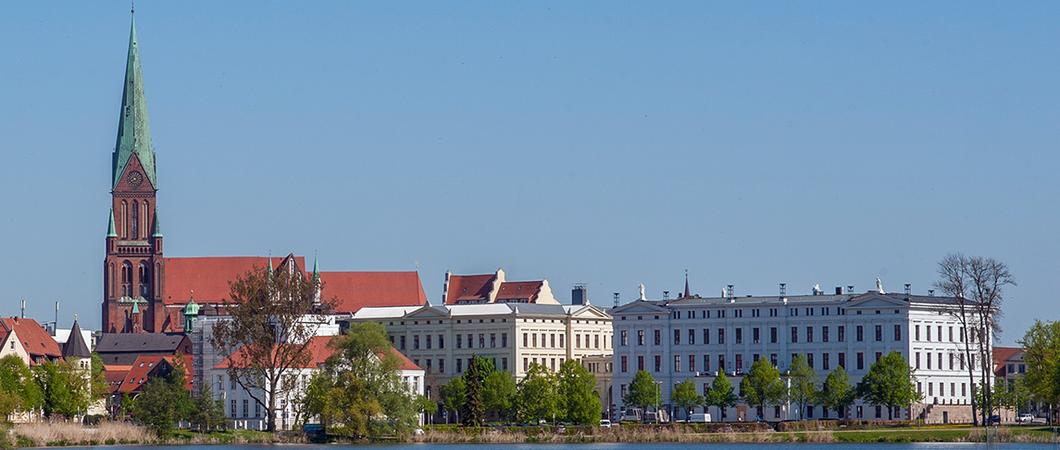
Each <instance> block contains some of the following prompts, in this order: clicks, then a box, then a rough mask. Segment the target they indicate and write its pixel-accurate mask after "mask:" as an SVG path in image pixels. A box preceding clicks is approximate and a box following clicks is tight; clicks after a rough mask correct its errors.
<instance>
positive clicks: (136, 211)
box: [131, 200, 140, 239]
mask: <svg viewBox="0 0 1060 450" xmlns="http://www.w3.org/2000/svg"><path fill="white" fill-rule="evenodd" d="M131 223H132V238H133V239H140V204H139V203H136V200H133V205H132V221H131Z"/></svg>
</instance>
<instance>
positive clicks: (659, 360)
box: [611, 286, 991, 422]
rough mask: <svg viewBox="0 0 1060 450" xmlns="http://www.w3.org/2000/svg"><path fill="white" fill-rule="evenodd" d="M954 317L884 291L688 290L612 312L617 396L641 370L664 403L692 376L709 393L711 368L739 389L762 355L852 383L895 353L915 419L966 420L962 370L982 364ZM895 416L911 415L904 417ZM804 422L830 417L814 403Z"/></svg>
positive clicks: (785, 414)
mask: <svg viewBox="0 0 1060 450" xmlns="http://www.w3.org/2000/svg"><path fill="white" fill-rule="evenodd" d="M907 289H908V288H907ZM954 313H955V299H953V298H948V297H937V296H932V295H913V294H911V293H909V292H908V291H907V292H905V293H885V292H883V290H882V289H879V290H874V291H868V292H865V293H852V292H849V291H846V292H844V291H843V290H842V289H841V288H836V292H835V293H834V294H833V293H829V294H826V293H824V292H821V291H820V290H816V289H815V292H814V293H813V294H812V295H787V294H786V293H785V292H784V287H783V286H782V287H781V292H780V293H779V294H778V295H772V296H746V297H737V296H735V295H734V294H733V292H732V289H731V288H729V290H727V292H726V295H725V296H722V297H713V298H704V297H699V296H692V295H689V294H688V292H687V290H686V293H685V294H684V295H682V296H681V297H680V298H678V299H671V300H647V299H643V298H642V299H640V300H637V301H634V302H631V303H627V304H625V305H622V306H619V307H618V308H615V309H613V310H611V315H612V316H613V318H614V330H615V331H614V332H615V349H614V360H613V362H614V364H613V368H614V385H615V386H616V387H617V390H618V392H616V395H615V398H616V399H619V401H621V398H622V397H623V396H624V395H625V393H626V392H628V389H629V385H630V383H631V381H632V379H633V376H634V375H635V374H636V372H637V371H639V370H645V371H648V372H649V373H650V374H651V375H652V376H654V378H655V379H656V381H658V382H660V389H661V392H662V399H663V402H664V403H665V404H666V405H665V406H667V407H669V406H670V393H671V391H672V389H673V387H674V386H675V385H676V384H677V383H680V382H681V381H684V380H693V381H694V382H695V383H696V385H697V386H698V387H699V388H700V389H701V390H702V391H703V392H706V390H707V389H709V387H710V384H711V382H712V381H713V380H714V378H715V377H716V375H717V372H718V371H725V373H726V374H728V375H729V377H730V378H731V381H732V383H733V385H734V386H739V383H740V380H741V379H742V377H743V375H744V373H745V372H746V371H747V370H749V369H750V367H751V364H752V363H753V362H754V361H756V360H758V359H759V358H768V359H769V360H770V361H771V362H772V363H773V364H774V365H775V366H777V367H778V368H779V369H780V371H781V372H782V373H783V372H784V371H786V370H787V369H788V367H789V366H790V364H791V361H792V359H793V358H794V357H795V355H804V356H805V357H806V359H807V361H808V363H809V364H810V366H811V367H813V368H814V369H815V370H816V371H817V373H818V378H819V381H820V382H823V381H824V378H825V376H827V373H828V372H829V371H831V370H832V369H835V368H836V367H839V366H842V367H843V368H844V369H845V370H846V371H847V373H848V374H849V376H850V379H851V382H852V383H856V382H857V381H859V380H860V379H861V377H862V376H864V375H865V373H867V371H868V370H869V367H870V366H871V365H872V363H873V362H875V361H876V360H877V359H879V358H880V357H881V356H882V355H884V354H887V353H889V352H892V351H893V352H898V353H900V354H901V355H902V356H903V357H905V359H906V360H907V361H908V362H909V365H910V368H911V369H913V371H914V373H915V376H916V384H917V389H918V391H919V392H920V393H921V395H922V396H923V403H922V404H920V405H917V406H915V407H914V408H913V411H912V415H913V416H915V417H923V418H924V419H925V420H927V421H928V422H964V421H971V416H970V406H968V405H970V401H971V398H972V397H971V396H972V395H973V394H972V386H970V383H969V379H968V372H967V370H966V366H965V364H969V363H970V364H972V365H973V366H975V367H977V366H978V365H979V364H981V363H984V362H983V361H978V360H976V359H972V360H971V361H970V362H968V361H965V358H964V356H963V347H964V344H963V342H964V340H965V339H969V338H971V339H974V337H975V336H974V333H971V332H970V331H969V330H965V329H964V328H963V327H961V324H960V322H959V321H958V320H957V318H956V316H955V315H954ZM985 363H986V364H991V362H990V361H986V362H985ZM976 383H978V379H977V380H976ZM796 409H797V408H796ZM707 412H711V411H707ZM714 412H716V411H714ZM901 414H902V415H903V416H905V417H907V418H908V417H909V415H910V412H909V411H902V412H901ZM850 415H851V417H853V418H859V419H879V418H883V419H886V418H887V417H888V414H887V411H886V410H882V411H881V410H880V408H877V407H876V406H874V405H869V404H866V403H864V402H860V401H859V402H857V403H855V405H854V406H853V407H852V408H851V411H850ZM726 416H727V417H726V420H755V418H756V417H757V412H756V411H753V410H750V409H749V407H748V406H747V405H743V404H741V405H737V406H736V407H735V408H732V409H730V410H729V411H727V412H726ZM762 416H763V418H764V419H765V420H785V419H796V418H799V411H795V410H792V408H791V407H790V405H787V404H783V405H772V406H771V407H770V408H767V409H766V410H765V411H762ZM802 417H804V418H822V417H835V412H833V411H825V410H824V409H823V408H822V407H820V406H816V407H811V408H808V410H807V411H803V412H802ZM715 420H717V418H715Z"/></svg>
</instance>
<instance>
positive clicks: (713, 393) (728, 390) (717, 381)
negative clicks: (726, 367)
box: [704, 371, 739, 420]
mask: <svg viewBox="0 0 1060 450" xmlns="http://www.w3.org/2000/svg"><path fill="white" fill-rule="evenodd" d="M734 391H735V389H734V387H733V385H732V382H731V381H729V377H727V376H725V372H724V371H718V376H716V377H714V381H712V382H711V383H710V390H709V391H707V396H706V398H705V399H704V403H705V404H706V405H707V406H716V407H717V408H718V418H717V420H721V418H722V417H723V416H724V415H725V410H726V409H728V408H732V407H733V406H736V402H737V401H738V400H739V396H737V395H736V392H734Z"/></svg>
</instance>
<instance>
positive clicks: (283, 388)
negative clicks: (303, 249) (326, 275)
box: [210, 263, 334, 431]
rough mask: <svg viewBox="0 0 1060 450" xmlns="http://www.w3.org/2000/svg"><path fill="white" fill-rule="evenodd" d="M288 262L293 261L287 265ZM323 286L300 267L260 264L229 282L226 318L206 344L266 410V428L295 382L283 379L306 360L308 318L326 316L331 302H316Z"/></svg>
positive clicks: (312, 327) (311, 328) (312, 330)
mask: <svg viewBox="0 0 1060 450" xmlns="http://www.w3.org/2000/svg"><path fill="white" fill-rule="evenodd" d="M291 264H293V263H291ZM321 288H322V285H321V283H320V280H319V279H318V278H317V277H313V278H307V277H306V276H305V274H304V273H303V272H301V271H299V270H285V268H283V267H281V270H277V271H275V272H274V271H273V270H272V268H271V263H270V267H269V268H268V269H266V268H264V267H262V268H259V269H255V270H251V271H249V272H247V273H245V274H243V275H240V276H239V277H237V278H236V279H235V280H233V281H232V282H231V283H230V293H229V297H228V298H229V299H230V300H229V305H232V306H229V307H226V308H225V309H224V312H225V313H226V314H227V315H228V320H223V321H220V322H218V323H217V325H216V326H214V328H213V337H212V338H211V339H210V343H211V344H212V345H213V347H214V349H215V350H217V353H218V354H220V355H222V356H224V358H225V362H226V363H227V365H228V376H229V377H231V379H233V380H235V381H236V383H238V384H239V386H240V387H241V388H243V389H244V390H245V391H246V392H247V393H248V395H249V396H250V398H251V399H253V401H254V402H256V403H257V404H259V405H261V406H262V407H263V408H264V409H265V423H266V429H267V430H269V431H274V430H276V411H277V410H278V409H279V408H278V407H277V405H276V402H277V401H278V399H280V398H285V397H289V396H290V394H291V393H292V391H293V390H294V389H295V384H296V383H284V382H283V381H284V380H285V379H288V378H290V376H291V374H293V373H294V372H295V371H297V370H300V369H299V368H301V367H305V366H306V365H307V364H308V363H309V358H310V356H311V355H310V352H309V351H307V347H308V346H309V343H310V338H311V337H313V336H314V335H315V334H316V331H317V329H318V328H319V324H317V323H316V322H315V321H312V320H305V318H306V317H307V316H313V315H321V314H327V313H328V312H330V311H331V307H332V305H333V304H334V302H333V301H322V302H321V301H318V297H319V296H318V295H317V294H318V293H319V292H320V289H321Z"/></svg>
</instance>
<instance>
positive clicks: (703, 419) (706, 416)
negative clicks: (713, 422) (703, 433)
mask: <svg viewBox="0 0 1060 450" xmlns="http://www.w3.org/2000/svg"><path fill="white" fill-rule="evenodd" d="M688 421H689V422H691V423H707V422H710V413H692V415H690V416H688Z"/></svg>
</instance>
